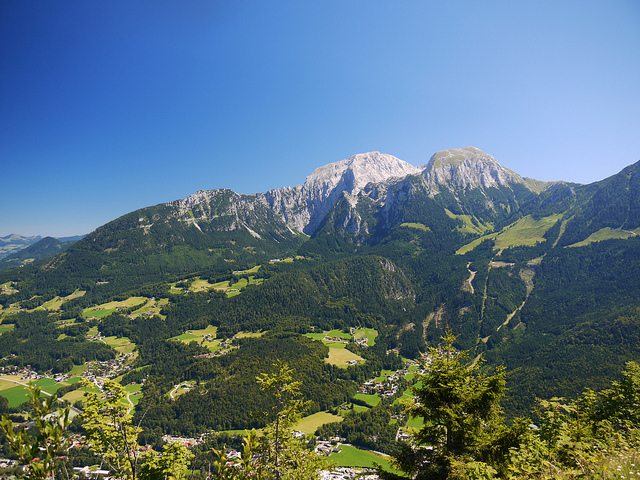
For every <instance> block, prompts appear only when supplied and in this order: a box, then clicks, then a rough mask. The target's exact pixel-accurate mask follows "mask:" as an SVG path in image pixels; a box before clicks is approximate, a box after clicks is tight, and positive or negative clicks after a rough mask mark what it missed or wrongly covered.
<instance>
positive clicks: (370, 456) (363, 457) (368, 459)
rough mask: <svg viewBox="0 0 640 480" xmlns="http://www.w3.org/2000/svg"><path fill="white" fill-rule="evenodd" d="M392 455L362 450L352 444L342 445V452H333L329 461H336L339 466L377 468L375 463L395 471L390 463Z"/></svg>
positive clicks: (387, 469)
mask: <svg viewBox="0 0 640 480" xmlns="http://www.w3.org/2000/svg"><path fill="white" fill-rule="evenodd" d="M390 458H391V457H388V456H386V455H384V456H382V455H378V454H376V453H373V452H369V451H367V450H360V449H358V448H356V447H352V446H350V445H340V453H332V454H331V456H330V457H329V461H331V462H335V463H337V464H338V466H339V467H361V468H375V465H374V463H377V464H379V465H380V466H381V467H382V468H383V469H384V470H386V471H388V472H393V471H394V470H393V468H392V467H391V464H390V463H389V460H390Z"/></svg>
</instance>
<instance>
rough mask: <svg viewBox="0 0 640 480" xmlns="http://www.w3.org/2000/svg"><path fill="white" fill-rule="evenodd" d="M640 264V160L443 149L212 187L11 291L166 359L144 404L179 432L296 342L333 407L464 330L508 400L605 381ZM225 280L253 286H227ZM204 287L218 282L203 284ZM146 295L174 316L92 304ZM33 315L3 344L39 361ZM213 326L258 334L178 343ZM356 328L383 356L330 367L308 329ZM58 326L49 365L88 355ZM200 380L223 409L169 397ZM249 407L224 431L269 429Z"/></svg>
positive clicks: (125, 221) (16, 280) (639, 338)
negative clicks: (564, 167) (534, 168)
mask: <svg viewBox="0 0 640 480" xmlns="http://www.w3.org/2000/svg"><path fill="white" fill-rule="evenodd" d="M285 258H286V259H287V261H286V262H285V261H281V260H283V259H285ZM639 269H640V162H639V163H636V164H634V165H631V166H629V167H627V168H625V169H624V170H622V171H621V172H619V173H618V174H616V175H613V176H611V177H609V178H607V179H604V180H602V181H599V182H594V183H591V184H588V185H581V184H577V183H568V182H541V181H537V180H534V179H530V178H525V177H522V176H520V175H519V174H517V173H516V172H513V171H511V170H509V169H507V168H505V167H503V166H502V165H500V163H499V162H498V161H497V160H496V159H494V158H493V157H492V156H490V155H488V154H487V153H485V152H482V151H481V150H479V149H477V148H473V147H467V148H461V149H451V150H444V151H440V152H437V153H435V154H434V155H433V156H432V157H431V158H430V160H429V161H428V163H426V164H425V165H422V166H418V167H415V166H412V165H410V164H408V163H406V162H404V161H402V160H400V159H398V158H395V157H393V156H391V155H386V154H382V153H379V152H370V153H364V154H359V155H355V156H352V157H350V158H348V159H345V160H342V161H339V162H336V163H332V164H329V165H326V166H323V167H320V168H318V169H316V170H315V171H314V172H312V173H311V174H310V175H309V176H308V177H307V179H306V181H305V182H304V183H303V184H301V185H297V186H295V187H290V188H289V187H287V188H280V189H275V190H270V191H268V192H264V193H258V194H255V195H244V194H238V193H235V192H233V191H231V190H229V189H216V190H202V191H199V192H196V193H194V194H193V195H190V196H189V197H187V198H185V199H180V200H175V201H172V202H168V203H164V204H160V205H155V206H151V207H147V208H143V209H140V210H137V211H135V212H131V213H129V214H126V215H124V216H122V217H120V218H117V219H115V220H113V221H111V222H109V223H107V224H105V225H103V226H101V227H99V228H98V229H97V230H96V231H94V232H92V233H91V234H89V235H87V236H86V237H84V238H83V239H81V240H79V241H78V242H76V243H75V244H73V245H72V246H70V247H69V248H68V249H67V250H66V251H64V252H62V253H59V254H57V255H55V256H54V257H53V258H50V259H47V260H42V261H36V262H33V263H32V264H30V265H27V266H25V267H24V268H21V269H15V270H12V271H9V272H3V273H2V274H0V284H2V285H6V287H5V290H4V292H5V293H4V294H3V295H0V304H1V305H4V306H5V308H7V309H9V307H11V306H12V307H11V308H14V309H15V308H17V307H16V305H18V304H19V305H20V306H21V307H22V308H30V309H33V308H36V307H38V306H42V305H45V303H46V302H50V303H48V304H47V305H53V304H56V305H58V304H57V303H55V301H56V300H55V299H56V298H59V300H57V301H58V302H62V305H61V306H59V311H58V310H55V309H52V310H51V313H50V314H49V315H50V317H51V318H50V319H52V320H56V321H60V320H59V319H61V318H64V319H70V318H80V319H82V321H81V322H78V323H77V324H76V325H72V326H70V327H65V328H66V330H65V335H68V336H69V337H73V338H76V337H77V336H78V335H79V334H78V332H80V331H81V330H82V329H83V328H85V327H86V328H87V329H88V328H89V324H90V325H91V326H95V328H98V329H99V330H100V331H101V332H102V333H103V334H104V335H106V336H125V337H127V338H130V339H132V341H134V342H135V343H136V345H137V346H138V348H139V353H140V356H139V359H138V360H136V361H137V362H140V363H136V366H140V367H142V366H145V365H149V366H150V367H149V368H150V369H149V372H150V373H149V375H150V376H149V378H150V380H149V382H148V386H145V392H146V393H145V396H144V401H143V403H142V405H143V406H144V405H146V407H150V408H151V409H150V410H149V418H152V419H154V420H153V421H154V422H155V423H154V424H155V425H156V427H158V426H159V425H171V428H172V429H173V430H174V431H175V432H181V431H182V430H181V429H187V428H188V429H190V430H194V431H195V430H197V428H198V425H199V424H201V423H202V422H200V421H199V420H196V419H197V418H198V415H204V414H206V413H207V412H208V411H210V410H211V409H213V408H216V407H215V405H216V402H217V401H219V402H221V403H220V405H222V404H224V405H227V406H229V405H232V404H233V402H232V399H230V398H229V397H228V395H227V394H226V393H225V392H224V385H226V384H227V383H228V382H236V383H234V385H235V386H237V388H238V389H239V390H238V391H241V389H242V388H248V387H246V385H244V384H243V385H244V386H240V383H242V382H245V383H246V375H248V376H251V375H253V374H254V373H255V371H256V370H255V369H256V368H258V366H260V367H263V366H264V362H262V363H259V362H257V360H256V355H257V356H259V355H263V356H264V355H267V354H266V353H265V352H284V351H285V350H286V351H294V350H295V352H296V353H295V355H294V354H291V355H292V357H291V358H295V359H296V360H295V361H296V362H297V364H298V365H299V368H300V369H301V370H303V373H302V375H303V376H305V378H319V376H328V377H329V378H332V379H333V380H335V383H334V384H333V385H334V388H335V391H332V396H331V398H330V399H329V397H327V400H326V401H324V402H322V405H323V408H324V407H327V405H326V404H327V402H328V403H331V402H334V404H335V405H338V404H339V402H340V401H342V400H343V399H344V400H345V401H346V400H347V399H349V398H351V397H350V396H352V395H353V393H354V391H353V388H354V385H355V384H356V383H357V382H360V381H363V380H364V379H366V378H372V376H374V375H377V373H375V372H376V369H379V368H383V366H384V368H395V366H396V365H397V363H398V362H399V361H400V360H399V359H398V357H397V356H395V355H394V354H393V353H392V352H396V351H397V352H399V353H400V354H401V355H402V356H404V357H408V358H414V357H416V356H418V355H419V354H420V352H423V351H425V348H426V346H427V345H435V344H437V343H438V342H439V339H440V337H441V336H442V334H443V333H444V332H445V330H446V329H447V328H449V329H451V330H452V331H453V332H454V333H455V334H456V335H457V340H456V345H457V346H458V347H459V348H464V349H471V350H472V352H473V354H474V355H484V356H485V358H486V360H487V363H488V365H500V364H504V365H505V366H506V367H507V371H508V375H509V376H510V380H509V381H510V396H509V398H508V401H507V403H506V404H505V406H506V408H507V409H508V411H509V412H510V413H511V414H516V413H523V412H525V411H527V409H528V408H529V407H530V405H531V404H532V402H533V401H534V398H535V397H536V396H539V397H551V396H554V395H559V396H561V395H564V396H572V395H573V396H575V394H577V393H579V392H581V391H582V390H583V389H585V388H601V387H603V386H606V385H607V384H608V383H609V382H610V380H611V378H612V377H613V376H615V375H616V374H617V373H618V372H619V371H620V370H621V369H622V368H623V366H624V363H625V362H626V361H628V360H631V359H637V358H640V333H639V332H640V300H639V299H640V276H638V275H637V272H638V270H639ZM258 277H259V278H258ZM7 282H13V283H11V284H8V283H7ZM227 282H231V283H230V284H229V285H231V284H233V285H236V286H237V287H234V288H233V292H232V291H231V290H228V291H227V293H226V294H223V293H221V291H222V289H223V287H220V285H222V284H224V285H226V284H227ZM202 284H207V285H211V287H210V288H209V290H206V289H205V291H197V290H199V288H197V287H196V285H202ZM181 285H182V286H181ZM18 286H19V288H18ZM187 287H190V288H187ZM201 289H202V288H200V290H201ZM218 290H219V291H218ZM187 291H189V293H188V294H187ZM79 292H82V295H80V293H79ZM137 296H141V297H145V298H147V299H149V301H151V299H152V298H155V299H158V298H161V299H162V300H163V301H164V302H165V303H163V305H164V306H163V307H162V308H161V309H158V315H156V316H153V315H148V316H145V315H142V314H140V315H131V316H125V315H124V314H121V315H119V314H118V313H117V312H115V313H114V315H111V316H105V318H104V319H103V320H96V319H94V320H84V319H85V318H87V317H83V316H82V315H83V312H84V313H85V314H86V315H88V313H87V310H86V309H88V308H89V307H93V306H95V305H100V304H105V303H107V302H109V301H116V299H117V300H118V301H121V300H123V299H127V298H129V297H137ZM63 298H64V299H65V300H63ZM127 308H128V307H127ZM136 308H137V307H136ZM121 312H122V310H121ZM0 314H2V311H1V310H0ZM24 315H27V316H28V314H24ZM41 315H42V314H41ZM131 317H133V318H131ZM4 318H5V319H9V318H12V317H11V316H10V314H8V313H7V314H5V316H4ZM47 318H49V317H46V316H45V317H42V318H40V317H38V319H36V320H33V322H36V323H37V324H38V325H40V324H39V323H38V322H46V321H47ZM19 320H20V321H18V322H17V323H16V325H17V328H16V329H15V331H13V332H11V333H5V334H3V335H0V344H1V343H2V342H1V341H2V340H3V338H4V339H5V341H6V342H7V345H14V344H15V345H19V346H20V348H22V350H20V352H21V353H20V355H21V357H20V358H21V359H22V360H21V361H23V362H24V364H31V365H34V364H35V363H36V359H34V358H29V357H28V349H26V347H24V345H26V344H27V343H25V342H27V339H28V336H27V333H23V334H22V333H20V332H21V328H26V327H20V325H27V324H28V322H27V319H25V318H22V317H20V318H19ZM5 321H6V320H5ZM77 325H80V326H77ZM211 326H213V327H215V328H216V332H217V335H218V339H219V340H223V339H226V340H228V341H229V342H232V338H234V336H237V335H240V334H241V335H247V332H252V333H251V335H253V337H251V336H250V337H244V336H240V337H239V338H236V340H237V342H236V344H237V345H235V346H237V347H238V348H239V349H238V350H237V351H233V352H232V353H231V354H230V356H229V357H228V358H226V359H220V360H215V361H211V360H207V361H206V362H205V361H204V360H199V359H198V358H199V357H198V355H199V354H203V351H201V350H199V349H202V348H204V347H202V345H200V346H199V345H195V344H193V345H190V346H188V347H183V346H181V344H178V343H176V342H175V341H168V340H169V339H171V338H174V337H177V336H179V335H180V334H182V333H184V332H185V331H186V330H188V329H204V328H209V327H211ZM356 327H361V328H367V329H374V330H376V331H377V332H378V337H377V338H376V340H375V342H376V343H375V348H371V349H368V350H367V349H364V348H362V347H358V346H353V348H352V350H353V351H351V350H350V351H351V353H354V352H355V353H354V354H356V353H357V355H359V356H360V357H361V358H362V359H365V360H366V362H364V363H362V365H359V366H354V367H349V370H347V371H346V372H344V371H342V370H340V369H338V368H337V367H336V368H333V366H332V367H331V368H330V367H327V366H326V365H322V361H316V360H318V359H322V358H323V355H325V354H327V353H326V351H325V350H323V349H322V348H316V347H317V345H315V344H313V342H311V343H310V342H309V341H308V339H309V338H310V337H308V335H313V334H316V332H318V331H319V330H331V329H338V330H343V331H350V329H351V328H354V329H355V328H356ZM57 328H61V327H56V329H57ZM34 329H35V327H34ZM24 331H25V332H26V330H24ZM49 333H50V337H48V338H49V340H47V341H48V342H49V341H50V344H47V345H48V346H47V350H46V351H47V352H51V353H50V356H51V358H50V359H49V360H48V362H46V363H45V362H43V363H42V364H43V365H45V364H46V367H47V368H58V369H60V370H64V368H70V365H71V366H72V365H73V363H74V361H79V359H80V358H81V357H82V355H84V353H83V354H82V355H80V354H77V355H75V356H73V355H71V354H69V355H68V356H67V357H65V358H64V362H65V363H64V365H61V364H60V363H59V362H61V361H62V359H61V354H60V353H59V349H60V348H59V347H60V344H59V343H56V342H58V340H57V339H58V338H60V337H61V336H60V335H59V333H60V332H57V330H55V329H54V330H52V331H51V332H49ZM6 335H13V336H14V337H15V338H14V337H12V338H8V337H6ZM19 335H24V336H23V337H19ZM74 336H75V337H74ZM258 336H259V338H260V339H259V340H256V339H255V338H258ZM251 338H253V340H251ZM284 339H286V342H285V341H284ZM10 340H11V342H10V343H9V341H10ZM23 340H24V341H23ZM67 340H68V342H69V345H70V346H69V347H68V348H70V349H71V348H80V345H79V344H78V345H76V344H75V343H73V342H71V340H70V339H67ZM226 340H225V341H226ZM78 342H80V340H77V341H76V343H78ZM71 344H73V345H71ZM283 344H286V345H288V346H287V347H286V348H285V349H284V350H282V348H283V347H282V345H283ZM44 345H45V344H44V343H43V344H42V349H43V350H42V351H43V352H44V351H45V349H44ZM0 347H2V345H0ZM245 347H246V348H247V350H246V352H249V351H254V353H253V354H251V355H250V357H251V360H250V359H249V356H248V357H243V353H242V352H243V351H245V350H243V349H244V348H245ZM7 348H9V347H7ZM16 348H17V347H16ZM350 348H351V346H350ZM85 351H86V352H92V351H93V350H91V349H85V350H82V352H85ZM305 351H310V352H311V351H312V352H313V353H312V354H310V355H312V356H313V357H314V358H315V360H313V361H311V360H310V361H309V362H310V363H309V364H306V363H305V362H303V361H301V360H300V358H303V357H304V353H303V352H305ZM256 352H260V353H256ZM103 353H104V352H102V353H100V355H102V354H103ZM16 355H18V353H16ZM46 355H49V354H48V353H47V354H45V353H43V354H42V356H46ZM87 355H88V354H87ZM91 355H94V353H91ZM95 355H98V354H97V353H96V354H95ZM247 355H249V354H248V353H247ZM274 355H275V353H274ZM278 355H280V353H279V354H278ZM282 355H285V353H282ZM316 357H317V358H316ZM168 358H171V360H168ZM207 362H208V363H207ZM246 362H251V366H250V367H249V366H247V364H246ZM258 364H259V365H258ZM63 367H64V368H63ZM248 371H250V372H251V373H246V372H248ZM378 371H379V370H378ZM241 372H244V373H241ZM242 375H245V377H242ZM240 377H242V381H240ZM186 380H194V381H197V382H202V383H203V386H202V387H199V388H200V390H199V391H200V393H199V394H197V395H205V394H206V395H207V405H208V406H207V407H206V408H205V410H206V411H204V412H203V411H198V412H196V410H198V409H199V408H200V409H202V408H204V407H203V406H202V405H201V406H200V407H197V405H198V404H199V400H198V399H199V398H200V397H198V396H197V395H196V394H195V393H194V394H193V395H191V393H187V394H184V396H183V397H181V398H180V401H179V402H176V403H175V404H172V403H171V400H170V399H169V397H168V395H167V392H169V391H170V390H171V389H172V388H173V385H175V384H177V383H179V382H181V381H186ZM333 380H332V381H333ZM310 381H311V380H310ZM238 382H240V383H238ZM323 382H324V380H323ZM340 382H342V383H340ZM207 385H208V386H207ZM317 385H320V383H318V384H312V385H310V386H309V390H310V391H311V390H314V388H316V387H317ZM322 385H324V386H323V387H322V388H325V387H326V384H325V383H322ZM234 388H235V387H234ZM234 391H235V390H234ZM314 391H315V390H314ZM315 392H316V393H314V394H313V395H317V391H315ZM310 395H311V393H310ZM317 396H318V398H320V397H321V395H317ZM314 398H315V397H314ZM336 402H337V403H336ZM146 407H145V408H146ZM141 408H142V407H141ZM225 408H227V407H225ZM229 408H231V407H229ZM207 409H208V410H207ZM231 413H233V415H232V414H231ZM245 413H246V412H245ZM231 417H233V419H231ZM245 417H246V416H243V415H241V414H240V413H239V412H230V413H229V418H225V419H220V420H219V423H218V424H216V428H218V427H224V428H246V427H248V426H251V425H254V423H255V422H254V421H253V420H248V419H246V418H245ZM183 418H184V419H185V420H184V421H182V419H183ZM216 422H218V420H216ZM252 422H254V423H252ZM182 425H185V426H182ZM186 425H189V426H188V427H187V426H186ZM158 428H159V427H158ZM158 428H156V430H158ZM182 433H184V431H182Z"/></svg>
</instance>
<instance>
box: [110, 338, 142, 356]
mask: <svg viewBox="0 0 640 480" xmlns="http://www.w3.org/2000/svg"><path fill="white" fill-rule="evenodd" d="M104 342H105V343H106V344H107V345H109V346H110V347H111V348H113V349H114V350H115V351H116V352H118V353H133V351H134V350H135V349H136V344H135V343H133V342H132V341H131V340H129V338H127V337H121V338H116V337H104Z"/></svg>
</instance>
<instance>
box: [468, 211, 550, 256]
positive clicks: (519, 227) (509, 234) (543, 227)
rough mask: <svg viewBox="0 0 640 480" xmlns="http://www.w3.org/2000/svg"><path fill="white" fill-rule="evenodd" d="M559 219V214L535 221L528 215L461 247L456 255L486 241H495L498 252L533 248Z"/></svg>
mask: <svg viewBox="0 0 640 480" xmlns="http://www.w3.org/2000/svg"><path fill="white" fill-rule="evenodd" d="M559 219H560V215H559V214H557V215H551V216H549V217H543V218H541V219H539V220H535V219H534V218H533V217H531V216H530V215H528V216H526V217H523V218H521V219H520V220H518V221H517V222H515V223H512V224H511V225H509V226H508V227H505V228H503V229H502V230H501V231H500V232H495V233H491V234H489V235H484V236H482V237H480V238H477V239H475V240H474V241H473V242H471V243H468V244H467V245H465V246H463V247H461V248H460V249H459V250H458V251H457V252H456V254H458V255H464V254H465V253H467V252H470V251H471V250H473V249H474V248H476V247H477V246H478V245H480V243H481V242H482V241H484V240H487V239H492V240H495V242H496V244H495V247H494V249H495V250H500V251H501V250H504V249H505V248H510V247H517V246H523V247H530V246H533V245H535V244H537V243H540V242H543V241H544V240H545V239H544V234H545V233H547V230H549V229H550V228H551V227H552V226H553V225H555V223H556V222H557V221H558V220H559Z"/></svg>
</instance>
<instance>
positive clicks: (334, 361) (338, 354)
mask: <svg viewBox="0 0 640 480" xmlns="http://www.w3.org/2000/svg"><path fill="white" fill-rule="evenodd" d="M338 345H340V344H338ZM353 360H355V361H360V362H362V361H363V360H364V359H363V358H362V357H361V356H359V355H356V354H355V353H353V352H351V351H349V350H347V349H346V348H344V345H342V348H340V347H337V348H336V347H330V348H329V357H328V358H326V359H325V361H326V362H327V363H329V364H331V365H335V366H337V367H343V368H347V367H348V366H349V365H348V364H347V362H349V361H353Z"/></svg>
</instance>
